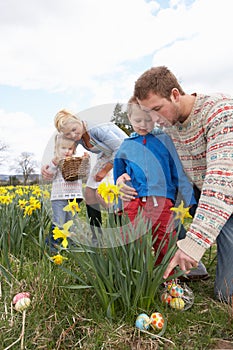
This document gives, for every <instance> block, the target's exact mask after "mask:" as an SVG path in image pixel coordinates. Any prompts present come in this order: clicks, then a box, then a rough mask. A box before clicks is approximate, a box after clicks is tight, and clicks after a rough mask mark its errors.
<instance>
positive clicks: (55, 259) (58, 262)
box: [50, 254, 68, 265]
mask: <svg viewBox="0 0 233 350" xmlns="http://www.w3.org/2000/svg"><path fill="white" fill-rule="evenodd" d="M50 259H51V260H52V261H53V262H54V264H56V265H61V264H62V263H63V260H68V258H65V257H64V256H62V255H61V254H57V255H54V256H51V257H50Z"/></svg>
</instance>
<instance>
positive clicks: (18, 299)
mask: <svg viewBox="0 0 233 350" xmlns="http://www.w3.org/2000/svg"><path fill="white" fill-rule="evenodd" d="M30 303H31V299H30V293H28V292H21V293H18V294H16V295H15V296H14V298H13V304H14V305H15V310H16V311H23V310H25V309H26V308H27V307H28V306H29V305H30Z"/></svg>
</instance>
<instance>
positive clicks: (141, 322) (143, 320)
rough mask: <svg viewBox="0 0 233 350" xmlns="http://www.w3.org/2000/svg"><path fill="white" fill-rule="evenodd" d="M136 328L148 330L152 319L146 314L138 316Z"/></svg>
mask: <svg viewBox="0 0 233 350" xmlns="http://www.w3.org/2000/svg"><path fill="white" fill-rule="evenodd" d="M135 326H136V327H137V328H139V329H141V330H145V329H148V328H149V326H150V317H149V316H148V315H147V314H144V313H143V314H140V315H138V317H137V319H136V322H135Z"/></svg>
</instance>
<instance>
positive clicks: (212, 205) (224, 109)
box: [177, 99, 233, 261]
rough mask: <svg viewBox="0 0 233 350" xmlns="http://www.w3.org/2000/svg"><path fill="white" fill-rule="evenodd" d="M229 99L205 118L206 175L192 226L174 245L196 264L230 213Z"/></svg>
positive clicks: (232, 128) (232, 149) (232, 133)
mask: <svg viewBox="0 0 233 350" xmlns="http://www.w3.org/2000/svg"><path fill="white" fill-rule="evenodd" d="M232 112H233V100H226V99H225V100H221V101H220V102H218V103H216V104H215V105H214V106H213V107H212V108H211V109H210V110H209V111H208V113H206V115H205V120H204V122H203V124H204V134H205V139H206V175H205V178H204V182H203V187H202V192H201V197H200V200H199V203H198V208H197V211H196V214H195V217H194V220H193V222H192V224H191V225H190V228H189V230H188V232H187V234H186V238H185V239H184V240H181V241H179V242H178V243H177V244H178V246H179V248H180V249H181V250H183V251H184V252H185V253H186V254H188V255H189V256H191V257H192V258H194V259H195V260H197V261H199V260H200V259H201V257H202V255H203V254H204V253H205V250H206V249H207V248H209V247H210V246H211V245H212V244H213V243H214V242H215V240H216V238H217V236H218V234H219V233H220V231H221V229H222V228H223V226H224V225H225V223H226V222H227V220H228V219H229V217H230V216H231V215H232V212H233V186H232V180H233V125H232Z"/></svg>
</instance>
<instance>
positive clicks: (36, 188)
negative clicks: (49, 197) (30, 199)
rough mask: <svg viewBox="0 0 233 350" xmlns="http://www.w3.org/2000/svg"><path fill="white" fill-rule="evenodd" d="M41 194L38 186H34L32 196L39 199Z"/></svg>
mask: <svg viewBox="0 0 233 350" xmlns="http://www.w3.org/2000/svg"><path fill="white" fill-rule="evenodd" d="M41 192H42V191H41V189H40V187H39V186H35V187H34V188H33V191H32V194H34V195H35V196H37V197H40V196H41Z"/></svg>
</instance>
